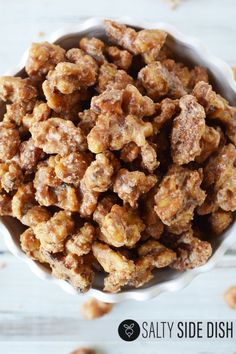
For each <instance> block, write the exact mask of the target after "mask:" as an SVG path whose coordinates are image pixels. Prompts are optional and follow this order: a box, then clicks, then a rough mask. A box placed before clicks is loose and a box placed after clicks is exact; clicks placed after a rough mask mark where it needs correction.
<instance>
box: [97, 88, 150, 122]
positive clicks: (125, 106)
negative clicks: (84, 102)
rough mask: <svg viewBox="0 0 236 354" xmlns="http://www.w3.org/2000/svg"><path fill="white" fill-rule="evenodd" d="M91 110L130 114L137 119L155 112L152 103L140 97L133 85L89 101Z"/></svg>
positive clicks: (108, 91) (108, 92)
mask: <svg viewBox="0 0 236 354" xmlns="http://www.w3.org/2000/svg"><path fill="white" fill-rule="evenodd" d="M91 109H92V110H93V111H94V112H95V113H97V114H100V113H110V114H111V113H114V114H118V115H121V114H122V113H124V114H132V115H134V116H137V117H140V118H142V117H144V116H151V115H153V113H154V112H155V105H154V103H153V101H152V100H151V99H150V98H149V97H147V96H142V95H141V93H140V92H139V91H138V90H137V88H136V87H135V86H133V85H127V87H126V88H125V89H124V90H115V89H109V90H106V91H104V92H103V93H102V94H101V95H99V96H95V97H93V98H92V101H91Z"/></svg>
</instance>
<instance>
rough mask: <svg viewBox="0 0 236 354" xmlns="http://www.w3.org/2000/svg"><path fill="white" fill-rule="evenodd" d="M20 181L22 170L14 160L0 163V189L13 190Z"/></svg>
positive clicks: (21, 179)
mask: <svg viewBox="0 0 236 354" xmlns="http://www.w3.org/2000/svg"><path fill="white" fill-rule="evenodd" d="M22 181H23V174H22V170H21V168H20V166H19V165H18V164H17V163H16V162H14V161H12V162H6V163H0V190H2V189H4V190H5V191H6V192H10V191H13V190H15V189H17V188H18V187H19V186H20V185H21V183H22Z"/></svg>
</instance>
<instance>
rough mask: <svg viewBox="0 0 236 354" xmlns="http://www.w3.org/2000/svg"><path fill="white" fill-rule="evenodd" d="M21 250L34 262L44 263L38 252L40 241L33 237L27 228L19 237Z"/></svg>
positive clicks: (31, 231)
mask: <svg viewBox="0 0 236 354" xmlns="http://www.w3.org/2000/svg"><path fill="white" fill-rule="evenodd" d="M20 245H21V248H22V250H23V251H24V252H25V253H26V254H27V256H29V257H30V258H32V259H34V260H35V261H39V262H42V263H43V262H44V259H43V257H42V256H41V252H40V241H39V240H38V239H37V238H36V237H35V234H34V231H33V230H32V229H31V228H29V229H27V230H25V231H24V232H23V233H22V234H21V235H20Z"/></svg>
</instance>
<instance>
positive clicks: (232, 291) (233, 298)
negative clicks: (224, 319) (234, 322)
mask: <svg viewBox="0 0 236 354" xmlns="http://www.w3.org/2000/svg"><path fill="white" fill-rule="evenodd" d="M224 300H225V302H226V304H227V305H228V306H229V307H231V309H233V310H235V309H236V286H231V287H230V288H228V289H227V290H226V292H225V293H224Z"/></svg>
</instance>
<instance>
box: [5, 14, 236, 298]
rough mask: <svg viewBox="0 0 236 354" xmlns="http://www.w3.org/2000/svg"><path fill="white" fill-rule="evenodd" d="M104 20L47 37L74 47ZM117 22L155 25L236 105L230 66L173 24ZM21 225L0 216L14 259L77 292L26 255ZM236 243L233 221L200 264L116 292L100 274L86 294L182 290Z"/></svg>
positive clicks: (96, 32)
mask: <svg viewBox="0 0 236 354" xmlns="http://www.w3.org/2000/svg"><path fill="white" fill-rule="evenodd" d="M103 21H104V19H101V18H91V19H88V20H86V21H84V22H82V23H80V24H78V25H77V26H73V27H68V28H63V29H60V30H58V31H57V32H55V33H53V34H52V35H51V36H50V37H49V38H47V40H48V41H49V42H54V43H57V44H60V45H61V46H62V47H64V48H65V49H69V48H72V47H76V46H78V43H79V39H80V38H81V37H83V36H97V37H100V38H103V37H104V34H105V32H104V24H103ZM117 21H119V22H121V23H125V24H128V25H131V26H133V27H136V28H147V29H148V28H150V29H151V28H158V29H162V30H164V31H166V32H167V33H168V34H169V36H168V40H167V43H168V45H169V46H170V48H172V49H174V51H175V53H176V54H177V56H178V57H179V58H180V59H182V60H183V61H184V62H187V63H188V62H189V63H192V64H199V65H202V66H205V67H207V68H208V70H209V73H210V76H211V80H212V82H213V84H214V87H215V88H216V89H217V90H218V91H219V93H221V94H222V95H223V96H224V97H225V98H227V99H228V100H229V102H230V103H231V104H232V105H236V84H235V81H234V77H233V73H232V70H231V69H230V67H229V66H228V65H227V64H226V63H225V62H223V61H222V60H220V59H218V58H216V57H215V56H213V55H212V54H210V53H209V52H208V50H207V49H206V48H205V47H204V46H203V45H202V44H201V43H200V42H199V41H198V40H197V39H195V38H192V37H188V36H186V35H184V34H182V33H180V32H179V31H178V30H177V29H176V28H174V27H173V26H171V25H169V24H167V23H162V22H144V21H138V20H133V19H131V18H119V19H117ZM27 55H28V53H27V52H26V53H25V54H24V56H23V58H22V60H21V61H20V63H19V65H18V66H17V67H16V68H15V69H14V70H11V72H8V74H9V75H24V70H23V68H24V66H25V61H26V58H27ZM21 231H22V225H20V223H19V222H18V221H16V220H15V219H13V218H11V217H2V218H1V223H0V233H1V234H2V235H3V236H4V239H5V242H6V245H7V247H8V249H9V250H10V251H11V252H12V253H13V254H14V255H15V256H17V257H18V258H20V259H21V260H23V261H24V262H26V263H27V264H28V266H29V267H30V269H31V270H32V271H33V272H34V273H35V274H36V275H37V276H38V277H40V278H41V279H45V280H50V281H52V282H54V283H56V284H58V285H59V286H60V287H61V288H62V289H64V290H65V291H67V292H69V293H71V294H73V295H77V294H78V292H77V291H76V290H75V289H74V288H73V287H72V286H71V285H70V284H69V283H67V282H66V281H63V280H58V279H55V278H54V277H53V276H52V275H51V274H50V272H49V271H48V269H47V268H45V267H44V266H43V265H40V264H39V263H37V262H35V261H33V260H31V259H30V258H28V257H27V256H26V255H25V254H24V253H23V252H22V251H21V249H20V246H19V235H20V233H21ZM234 242H236V223H234V224H233V225H232V226H231V227H230V228H229V229H228V230H227V231H226V232H225V233H224V235H223V236H221V237H220V238H216V239H215V240H214V241H213V242H212V246H213V255H212V257H211V258H210V259H209V261H208V262H207V263H206V264H205V265H204V266H202V267H199V268H195V269H193V270H191V271H186V272H183V273H180V272H176V271H174V270H170V269H162V270H158V271H156V273H155V277H154V279H153V280H152V281H151V282H150V283H148V284H146V285H145V286H143V287H142V288H139V289H133V288H127V289H124V290H123V291H122V292H120V293H118V294H108V293H105V292H103V291H102V283H103V279H102V277H101V276H97V277H96V278H95V283H94V286H93V288H92V289H91V290H90V291H89V295H91V296H94V297H96V298H97V299H99V300H102V301H106V302H119V301H122V300H127V299H133V300H140V301H143V300H148V299H151V298H153V297H155V296H157V295H159V294H160V293H162V292H165V291H166V292H170V291H176V290H179V289H182V288H183V287H185V286H186V285H187V284H189V283H190V282H191V280H193V279H194V278H195V277H196V276H197V275H199V274H201V273H203V272H206V271H208V270H210V269H211V268H213V267H214V266H215V265H216V263H217V262H218V261H219V259H220V258H221V257H222V255H223V254H224V253H225V252H226V250H227V249H229V247H230V246H231V245H232V244H233V243H234Z"/></svg>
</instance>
